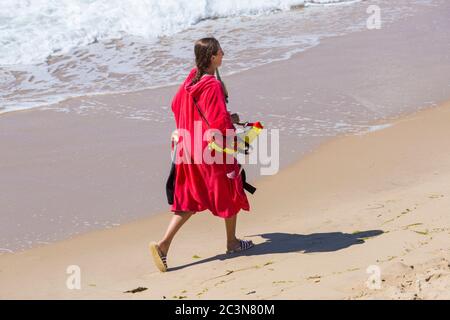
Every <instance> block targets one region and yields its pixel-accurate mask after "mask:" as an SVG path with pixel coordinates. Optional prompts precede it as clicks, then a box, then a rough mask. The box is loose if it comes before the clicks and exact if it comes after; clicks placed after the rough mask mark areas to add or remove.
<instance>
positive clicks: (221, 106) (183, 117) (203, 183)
mask: <svg viewBox="0 0 450 320" xmlns="http://www.w3.org/2000/svg"><path fill="white" fill-rule="evenodd" d="M196 73H197V68H193V69H192V70H191V72H190V73H189V75H188V77H187V78H186V80H185V81H184V83H183V84H182V85H181V86H180V87H179V89H178V92H177V93H176V95H175V97H174V98H173V100H172V111H173V114H174V116H175V122H176V127H177V130H178V131H179V132H185V133H188V134H180V140H179V142H178V145H177V150H178V152H177V164H176V178H175V193H174V203H173V205H172V208H171V210H172V211H173V212H175V211H194V212H199V211H204V210H206V209H208V210H210V211H211V212H212V213H213V214H214V215H216V216H218V217H222V218H229V217H232V216H234V215H236V214H237V213H238V212H239V211H240V210H241V209H243V210H246V211H249V210H250V205H249V203H248V200H247V196H246V194H245V192H244V189H243V184H242V176H241V175H240V174H239V164H238V163H237V161H236V159H235V158H234V157H232V156H230V155H226V154H225V153H220V154H221V156H222V157H223V159H224V160H223V163H206V162H205V161H202V162H201V163H195V162H194V157H195V156H194V154H195V152H194V151H193V150H194V140H195V139H196V137H197V138H198V135H197V136H195V132H194V126H195V123H196V126H197V127H196V132H197V133H198V132H201V137H203V134H204V132H205V131H206V130H208V125H207V124H206V123H205V120H204V119H202V118H201V116H200V113H199V112H198V110H197V108H196V107H195V105H194V101H193V99H194V98H195V99H196V101H197V105H198V106H199V108H200V109H201V111H202V113H203V115H204V117H205V118H206V121H207V122H208V123H209V128H210V129H217V130H220V131H221V132H222V134H224V135H225V133H226V130H227V129H231V130H233V131H235V128H234V126H233V124H232V122H231V118H230V114H229V113H228V111H227V107H226V103H225V95H224V92H223V89H222V85H221V83H220V81H219V80H217V79H216V77H215V76H213V75H205V76H203V77H202V78H201V79H200V81H198V82H197V83H196V84H194V85H192V84H191V81H192V79H193V78H194V77H195V74H196ZM195 121H197V122H195ZM199 124H200V126H201V130H199ZM201 140H203V139H201ZM197 142H198V139H197ZM200 145H201V152H203V150H204V148H206V149H207V148H208V142H207V141H206V139H205V140H203V141H202V142H201V143H200ZM189 147H190V149H187V148H189ZM210 152H211V151H210ZM212 154H213V155H214V151H213V152H212ZM196 155H198V153H197V154H196ZM230 157H231V158H232V159H231V161H230ZM225 158H228V160H229V161H228V162H226V163H225ZM181 159H184V161H182V160H181ZM186 159H190V160H191V163H187V162H188V161H186ZM202 159H203V158H202ZM227 174H228V175H227ZM233 175H234V178H233ZM230 176H231V178H230Z"/></svg>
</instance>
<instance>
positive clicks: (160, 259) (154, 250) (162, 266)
mask: <svg viewBox="0 0 450 320" xmlns="http://www.w3.org/2000/svg"><path fill="white" fill-rule="evenodd" d="M149 248H150V253H151V255H152V257H153V261H154V262H155V265H156V267H157V268H158V269H159V271H161V272H166V271H167V269H168V268H167V256H163V255H162V254H161V249H160V248H159V246H158V244H157V243H156V242H152V243H150V246H149Z"/></svg>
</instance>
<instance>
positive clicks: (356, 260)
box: [0, 103, 450, 299]
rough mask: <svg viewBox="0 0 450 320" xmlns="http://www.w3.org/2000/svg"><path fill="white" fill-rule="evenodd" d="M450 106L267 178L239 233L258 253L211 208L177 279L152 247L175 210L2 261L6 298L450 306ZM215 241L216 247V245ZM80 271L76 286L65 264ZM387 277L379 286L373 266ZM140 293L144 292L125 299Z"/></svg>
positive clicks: (195, 226) (190, 228) (331, 147)
mask: <svg viewBox="0 0 450 320" xmlns="http://www.w3.org/2000/svg"><path fill="white" fill-rule="evenodd" d="M449 121H450V103H446V104H444V105H442V106H440V107H438V108H435V109H431V110H425V111H421V112H418V113H416V114H413V115H410V116H408V117H405V118H402V119H400V120H398V121H396V122H395V123H394V125H393V126H391V127H389V128H386V129H384V130H380V131H376V132H371V133H367V134H364V135H355V136H346V137H340V138H338V139H335V140H332V141H330V142H327V143H325V144H323V145H321V146H320V147H319V148H318V149H317V150H316V151H314V152H313V153H311V154H309V155H308V156H306V157H305V158H304V159H303V160H302V161H300V162H298V163H295V164H293V165H292V166H290V167H289V168H287V169H286V170H283V171H282V172H281V173H279V174H278V175H276V176H271V177H267V178H264V179H262V180H260V181H259V182H258V183H257V187H258V188H259V190H258V192H257V194H255V197H254V198H253V199H252V204H253V212H252V213H251V214H242V215H241V217H240V223H239V228H238V231H239V234H242V235H243V236H245V237H246V238H248V239H253V240H254V242H255V243H257V246H256V247H255V248H254V249H252V250H251V251H248V252H246V253H245V254H242V255H236V256H227V255H224V254H223V252H224V250H225V248H224V241H225V235H224V231H223V225H222V224H223V222H222V221H220V220H219V219H216V218H214V217H212V216H211V215H210V214H209V213H207V212H203V213H200V214H198V215H197V216H195V217H194V218H192V220H191V221H189V222H188V224H187V225H186V226H185V228H184V229H183V230H182V231H181V232H180V234H179V236H178V237H177V238H176V240H175V242H174V243H173V248H172V249H171V252H170V256H169V260H168V261H169V265H170V267H171V270H170V272H168V273H166V274H161V273H159V272H158V271H157V270H156V268H155V267H154V266H153V264H152V261H151V258H150V255H149V253H148V252H147V244H148V242H149V241H151V240H154V239H158V238H159V237H160V236H161V235H162V233H163V230H164V227H165V225H166V223H167V222H168V220H169V219H170V215H169V214H167V213H161V214H159V215H157V216H154V217H151V218H148V219H143V220H139V221H136V222H134V223H130V224H127V225H123V226H120V227H116V228H113V229H110V230H103V231H96V232H92V233H88V234H85V235H82V236H79V237H75V238H73V239H70V240H66V241H63V242H59V243H55V244H50V245H47V246H43V247H40V248H36V249H32V250H29V251H24V252H21V253H17V254H4V255H2V256H0V270H1V271H0V283H1V286H0V297H1V298H12V299H17V298H26V299H30V298H44V299H47V298H60V299H61V298H75V299H77V298H88V299H91V298H108V299H164V298H165V299H180V298H182V299H183V298H186V299H217V298H221V299H222V298H223V299H373V298H374V299H378V298H384V299H415V298H416V299H440V298H442V299H444V298H446V299H448V298H449V287H450V260H449V259H450V257H449V249H450V243H449V241H448V239H449V233H450V230H449V228H448V226H449V224H450V221H449V219H450V217H449V216H448V210H447V208H448V207H449V205H450V197H449V194H450V187H449V186H448V179H449V178H450V145H449V144H448V139H449V138H450V128H449V127H448V123H449ZM205 239H208V245H205ZM70 265H77V266H79V267H80V269H81V279H82V280H81V284H82V286H81V290H68V289H67V287H66V280H67V277H68V275H67V274H66V269H67V267H68V266H70ZM370 266H376V267H378V268H379V270H380V275H381V280H380V281H381V288H380V289H370V288H369V287H368V286H367V284H366V281H368V279H369V277H370V274H369V273H367V269H368V268H369V267H370ZM138 287H145V288H148V289H147V290H145V291H142V292H140V293H135V294H132V293H124V292H125V291H128V290H132V289H135V288H138Z"/></svg>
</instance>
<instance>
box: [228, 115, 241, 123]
mask: <svg viewBox="0 0 450 320" xmlns="http://www.w3.org/2000/svg"><path fill="white" fill-rule="evenodd" d="M230 117H231V123H233V124H236V123H239V121H240V119H239V115H238V114H237V113H233V114H231V115H230Z"/></svg>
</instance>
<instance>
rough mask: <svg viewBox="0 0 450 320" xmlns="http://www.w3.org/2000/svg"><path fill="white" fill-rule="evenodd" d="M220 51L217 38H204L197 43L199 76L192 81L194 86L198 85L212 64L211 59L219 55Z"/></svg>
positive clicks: (196, 55) (196, 62) (196, 58)
mask: <svg viewBox="0 0 450 320" xmlns="http://www.w3.org/2000/svg"><path fill="white" fill-rule="evenodd" d="M219 50H220V44H219V41H217V39H216V38H203V39H200V40H197V41H196V42H195V46H194V53H195V64H196V65H197V74H196V75H195V77H194V79H192V84H196V83H197V82H198V81H200V79H201V78H202V76H203V75H204V74H205V73H206V70H207V69H208V68H209V66H210V64H211V57H212V56H213V55H214V56H215V55H217V53H218V52H219Z"/></svg>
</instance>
